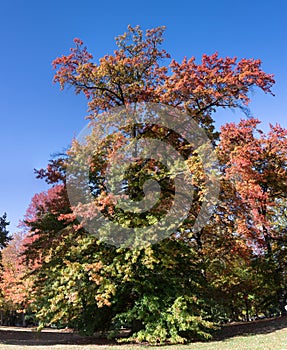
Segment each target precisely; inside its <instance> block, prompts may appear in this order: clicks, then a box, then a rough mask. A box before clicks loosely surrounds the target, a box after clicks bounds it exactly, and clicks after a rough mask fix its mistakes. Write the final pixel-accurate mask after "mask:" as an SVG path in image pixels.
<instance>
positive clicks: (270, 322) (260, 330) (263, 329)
mask: <svg viewBox="0 0 287 350" xmlns="http://www.w3.org/2000/svg"><path fill="white" fill-rule="evenodd" d="M283 328H287V316H281V317H277V318H268V319H263V320H257V321H252V322H239V323H234V324H227V325H224V326H223V327H222V329H221V330H219V331H218V332H217V333H216V334H215V335H214V339H213V340H225V339H228V338H232V337H236V336H248V335H257V334H268V333H272V332H275V331H277V330H280V329H283Z"/></svg>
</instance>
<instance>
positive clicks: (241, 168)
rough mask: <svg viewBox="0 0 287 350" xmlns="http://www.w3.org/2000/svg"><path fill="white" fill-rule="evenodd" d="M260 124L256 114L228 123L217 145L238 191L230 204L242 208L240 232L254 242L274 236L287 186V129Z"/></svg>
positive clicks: (227, 176) (239, 216)
mask: <svg viewBox="0 0 287 350" xmlns="http://www.w3.org/2000/svg"><path fill="white" fill-rule="evenodd" d="M258 124H259V120H257V119H254V118H252V119H248V120H241V122H240V123H239V124H237V125H236V124H235V123H228V124H226V125H225V126H224V127H222V128H221V137H220V143H219V145H218V157H219V159H220V160H221V162H222V164H224V174H223V177H224V179H225V180H229V181H231V182H232V184H233V186H234V188H235V191H236V194H237V196H236V197H235V198H236V200H235V201H234V202H233V203H231V204H230V205H231V206H235V203H237V205H238V206H241V208H242V209H241V212H238V213H237V225H238V233H239V234H240V235H244V236H245V237H250V238H251V239H252V242H253V243H252V244H254V245H255V246H256V245H258V244H259V245H262V243H264V244H265V243H267V242H266V241H264V239H266V237H268V236H272V229H271V228H272V226H273V220H274V217H273V215H274V214H273V213H274V210H275V209H276V206H277V205H278V199H282V198H285V197H286V190H287V181H286V180H287V178H286V174H287V130H285V129H283V128H281V127H280V126H278V125H276V126H275V127H274V126H272V125H271V126H270V131H269V132H268V133H264V132H263V131H261V130H260V129H258V128H257V126H258ZM276 202H277V203H276Z"/></svg>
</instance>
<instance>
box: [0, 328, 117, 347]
mask: <svg viewBox="0 0 287 350" xmlns="http://www.w3.org/2000/svg"><path fill="white" fill-rule="evenodd" d="M0 344H7V345H20V346H25V345H29V346H39V345H40V346H41V345H44V346H45V345H46V346H48V345H51V346H52V345H116V344H117V343H116V342H115V341H112V340H108V339H106V338H103V337H100V336H80V335H79V334H77V333H73V332H65V331H60V330H58V331H55V330H44V331H42V332H37V331H35V330H34V329H31V328H20V327H0Z"/></svg>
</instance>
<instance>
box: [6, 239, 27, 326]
mask: <svg viewBox="0 0 287 350" xmlns="http://www.w3.org/2000/svg"><path fill="white" fill-rule="evenodd" d="M23 251H24V235H23V234H21V233H16V234H14V236H13V239H12V241H11V242H10V243H9V245H8V246H7V247H5V248H4V249H3V251H2V275H1V281H0V288H1V292H2V310H3V309H4V310H9V311H10V312H11V311H12V312H15V311H16V312H18V313H23V323H24V324H25V322H24V314H25V312H26V310H27V308H28V305H29V299H30V296H29V294H30V286H31V283H30V280H29V278H27V276H26V274H27V272H28V267H27V266H26V265H25V263H24V261H23V257H22V253H23Z"/></svg>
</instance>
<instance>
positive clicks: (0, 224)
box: [0, 213, 11, 249]
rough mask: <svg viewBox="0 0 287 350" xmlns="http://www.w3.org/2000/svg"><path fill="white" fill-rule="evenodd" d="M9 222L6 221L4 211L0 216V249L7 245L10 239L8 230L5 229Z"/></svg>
mask: <svg viewBox="0 0 287 350" xmlns="http://www.w3.org/2000/svg"><path fill="white" fill-rule="evenodd" d="M9 224H10V223H9V222H8V221H7V214H6V213H4V214H3V215H2V216H1V217H0V249H3V248H4V247H6V246H7V244H8V242H9V241H10V240H11V237H9V231H8V230H7V226H9Z"/></svg>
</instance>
